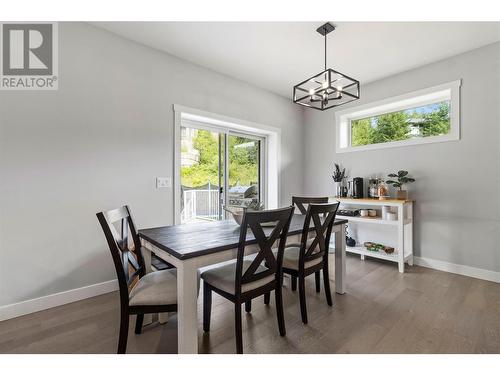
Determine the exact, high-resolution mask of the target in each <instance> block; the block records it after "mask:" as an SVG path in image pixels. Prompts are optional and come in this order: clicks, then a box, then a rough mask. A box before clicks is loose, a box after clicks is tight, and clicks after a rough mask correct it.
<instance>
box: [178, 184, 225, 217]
mask: <svg viewBox="0 0 500 375" xmlns="http://www.w3.org/2000/svg"><path fill="white" fill-rule="evenodd" d="M182 199H183V203H184V205H183V207H184V208H183V210H182V214H181V222H182V223H186V222H189V221H195V220H219V218H220V214H221V213H220V194H219V189H203V190H184V191H183V198H182Z"/></svg>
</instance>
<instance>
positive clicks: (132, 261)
mask: <svg viewBox="0 0 500 375" xmlns="http://www.w3.org/2000/svg"><path fill="white" fill-rule="evenodd" d="M96 216H97V219H98V220H99V223H100V224H101V227H102V230H103V231H104V235H105V237H106V240H107V242H108V246H109V250H110V251H111V257H112V258H113V263H114V265H115V270H116V274H117V278H118V284H119V287H120V298H121V299H122V302H123V301H125V298H126V301H128V287H129V286H130V285H131V284H133V283H134V282H135V281H136V279H137V278H140V277H142V276H144V275H145V274H146V267H145V265H144V259H143V257H142V254H141V242H140V240H139V236H138V235H137V231H136V228H135V225H134V221H133V220H132V215H131V213H130V209H129V208H128V206H123V207H120V208H117V209H114V210H110V211H104V212H99V213H97V214H96ZM116 226H119V229H117V228H116ZM130 242H132V244H133V251H131V249H130V246H129V245H130ZM131 271H132V272H131Z"/></svg>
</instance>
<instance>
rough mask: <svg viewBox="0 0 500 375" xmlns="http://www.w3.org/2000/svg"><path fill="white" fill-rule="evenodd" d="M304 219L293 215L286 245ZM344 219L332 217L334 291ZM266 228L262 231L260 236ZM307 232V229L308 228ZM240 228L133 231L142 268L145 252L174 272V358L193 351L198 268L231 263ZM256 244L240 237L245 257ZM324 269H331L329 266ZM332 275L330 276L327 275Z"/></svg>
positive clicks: (340, 280)
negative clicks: (175, 283) (175, 313)
mask: <svg viewBox="0 0 500 375" xmlns="http://www.w3.org/2000/svg"><path fill="white" fill-rule="evenodd" d="M304 219H305V215H293V217H292V220H291V222H290V228H289V231H288V237H287V244H289V243H298V242H299V241H300V236H301V234H302V230H303V226H304ZM346 224H347V220H344V219H336V220H335V222H334V225H333V229H332V233H334V236H335V241H334V244H335V248H334V251H335V262H334V269H333V271H334V272H330V275H331V276H330V278H331V280H332V281H334V283H335V292H336V293H338V294H344V293H345V272H346V248H345V246H346V242H345V226H346ZM272 229H273V228H272V227H270V228H265V233H266V235H269V233H270V232H271V231H272ZM311 231H313V227H312V226H311ZM239 237H240V227H239V225H238V224H237V223H236V222H235V221H234V220H221V221H200V222H194V223H186V224H178V225H170V226H163V227H157V228H148V229H141V230H139V238H140V240H141V245H142V253H143V257H144V260H145V263H146V269H147V270H150V269H151V254H152V253H154V254H155V255H156V256H158V257H159V258H161V259H163V260H164V261H166V262H168V263H170V264H172V265H173V266H174V267H176V268H177V348H178V353H179V354H196V353H198V326H199V323H198V288H199V279H198V278H199V271H198V270H199V269H200V268H203V267H207V266H211V265H215V264H217V263H221V262H225V261H230V260H233V259H236V255H237V250H238V245H239ZM258 250H259V249H258V245H257V241H256V239H255V237H254V236H253V234H252V232H251V231H248V234H247V238H246V247H245V255H246V254H247V252H248V254H251V253H255V252H257V251H258ZM329 267H333V265H331V264H329ZM332 275H333V276H332Z"/></svg>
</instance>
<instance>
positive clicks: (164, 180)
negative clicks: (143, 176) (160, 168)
mask: <svg viewBox="0 0 500 375" xmlns="http://www.w3.org/2000/svg"><path fill="white" fill-rule="evenodd" d="M171 187H172V179H171V178H170V177H156V188H157V189H164V188H171Z"/></svg>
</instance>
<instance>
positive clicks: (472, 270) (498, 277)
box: [413, 257, 500, 283]
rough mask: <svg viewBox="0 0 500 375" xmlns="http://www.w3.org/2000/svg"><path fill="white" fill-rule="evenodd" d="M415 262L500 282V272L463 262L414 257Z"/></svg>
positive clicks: (419, 264) (424, 265)
mask: <svg viewBox="0 0 500 375" xmlns="http://www.w3.org/2000/svg"><path fill="white" fill-rule="evenodd" d="M413 263H414V264H416V265H417V266H422V267H427V268H433V269H435V270H439V271H445V272H451V273H456V274H459V275H463V276H469V277H475V278H476V279H482V280H487V281H493V282H496V283H500V272H495V271H490V270H485V269H482V268H476V267H470V266H464V265H462V264H455V263H448V262H443V261H442V260H436V259H430V258H420V257H413Z"/></svg>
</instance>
